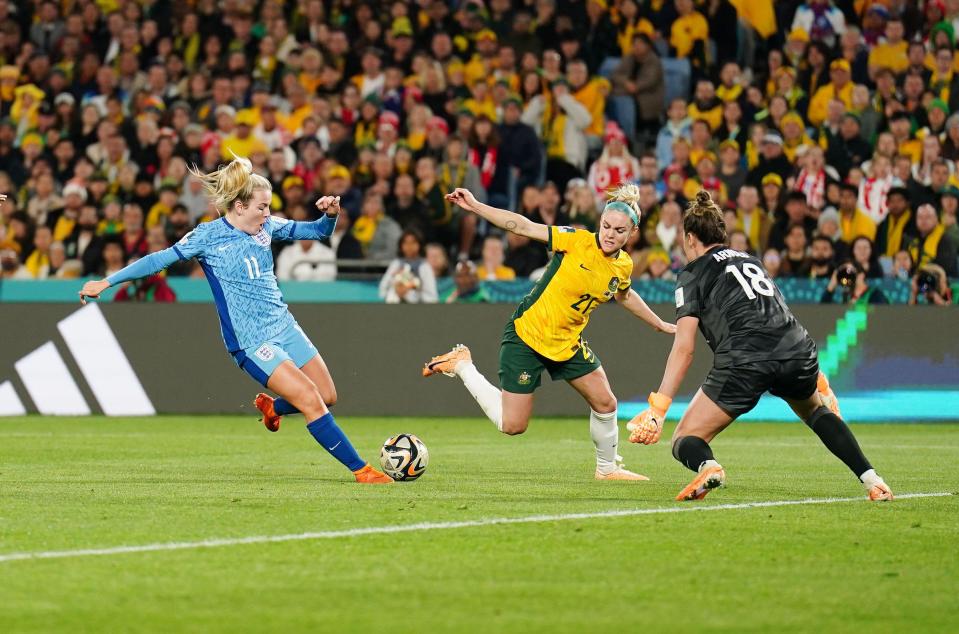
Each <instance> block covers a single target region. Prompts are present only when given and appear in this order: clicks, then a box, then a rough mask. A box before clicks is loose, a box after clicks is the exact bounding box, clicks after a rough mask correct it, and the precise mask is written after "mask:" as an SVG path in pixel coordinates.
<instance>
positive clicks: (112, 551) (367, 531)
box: [0, 492, 952, 563]
mask: <svg viewBox="0 0 959 634" xmlns="http://www.w3.org/2000/svg"><path fill="white" fill-rule="evenodd" d="M951 495H952V493H945V492H941V493H905V494H903V495H898V496H896V499H897V500H908V499H912V498H938V497H947V496H951ZM865 500H866V498H864V497H854V498H806V499H804V500H777V501H773V502H742V503H739V504H716V505H713V506H698V505H689V506H687V505H679V504H677V505H676V506H665V507H660V508H651V509H626V510H622V511H598V512H594V513H566V514H562V515H528V516H525V517H491V518H487V519H480V520H467V521H463V522H422V523H419V524H404V525H398V526H368V527H366V528H349V529H346V530H339V531H320V532H315V533H296V534H292V535H257V536H252V537H232V538H226V539H204V540H201V541H195V542H166V543H160V544H143V545H141V546H113V547H111V548H85V549H82V550H47V551H40V552H33V553H8V554H6V555H0V563H4V562H8V561H20V560H23V559H66V558H68V557H92V556H96V555H125V554H128V553H151V552H159V551H164V550H189V549H193V548H220V547H222V546H241V545H244V544H272V543H276V542H294V541H305V540H313V539H337V538H340V537H359V536H361V535H385V534H390V533H412V532H416V531H434V530H451V529H456V528H474V527H481V526H497V525H501V524H535V523H540V522H565V521H569V520H589V519H597V518H605V517H632V516H634V515H657V514H660V513H694V512H704V511H733V510H737V509H754V508H769V507H774V506H801V505H806V504H839V503H841V502H863V501H865ZM893 503H894V502H893Z"/></svg>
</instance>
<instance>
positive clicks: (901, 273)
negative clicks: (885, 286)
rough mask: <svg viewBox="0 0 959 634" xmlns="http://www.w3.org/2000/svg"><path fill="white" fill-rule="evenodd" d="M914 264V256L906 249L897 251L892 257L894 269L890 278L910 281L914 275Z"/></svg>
mask: <svg viewBox="0 0 959 634" xmlns="http://www.w3.org/2000/svg"><path fill="white" fill-rule="evenodd" d="M912 269H913V262H912V256H911V255H909V252H908V251H906V250H905V249H900V250H899V251H896V254H895V255H893V256H892V267H891V268H890V271H889V275H890V277H892V278H894V279H897V280H903V281H905V280H908V279H909V277H910V276H911V275H912Z"/></svg>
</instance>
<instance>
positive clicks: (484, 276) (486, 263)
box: [476, 236, 516, 281]
mask: <svg viewBox="0 0 959 634" xmlns="http://www.w3.org/2000/svg"><path fill="white" fill-rule="evenodd" d="M504 260H505V257H504V251H503V238H501V237H499V236H489V237H487V238H486V239H485V240H484V241H483V256H482V261H481V262H480V265H479V267H478V268H477V270H476V275H477V276H478V277H479V279H481V280H490V281H495V280H513V279H516V271H514V270H513V269H511V268H510V267H508V266H506V265H505V264H503V262H504Z"/></svg>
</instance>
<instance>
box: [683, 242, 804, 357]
mask: <svg viewBox="0 0 959 634" xmlns="http://www.w3.org/2000/svg"><path fill="white" fill-rule="evenodd" d="M682 317H697V318H698V319H699V330H700V331H701V332H702V333H703V336H704V337H706V341H707V343H709V347H710V348H712V350H713V354H714V355H715V359H714V361H713V364H714V366H715V367H717V368H722V367H729V366H735V365H739V364H743V363H752V362H755V361H776V360H787V359H804V358H809V357H813V358H815V356H816V343H815V342H814V341H813V340H812V338H811V337H810V336H809V333H807V332H806V329H805V328H803V327H802V325H801V324H800V323H799V322H798V321H797V320H796V318H795V317H794V316H793V314H792V312H791V311H790V310H789V307H788V306H786V302H785V300H784V299H783V296H782V293H780V292H779V289H778V288H776V285H775V284H774V283H773V282H772V280H770V279H769V277H768V276H767V275H766V270H765V269H764V268H763V265H762V263H761V262H760V261H759V260H758V259H756V258H754V257H752V256H751V255H748V254H746V253H742V252H740V251H734V250H732V249H729V248H726V247H724V246H717V247H714V248H712V249H710V250H709V251H707V252H706V253H705V254H703V256H702V257H700V258H698V259H696V260H694V261H693V262H690V263H689V264H688V265H686V268H684V269H683V270H682V271H681V272H680V274H679V280H678V281H677V282H676V319H677V320H679V319H681V318H682Z"/></svg>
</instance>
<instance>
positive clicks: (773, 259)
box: [763, 249, 782, 279]
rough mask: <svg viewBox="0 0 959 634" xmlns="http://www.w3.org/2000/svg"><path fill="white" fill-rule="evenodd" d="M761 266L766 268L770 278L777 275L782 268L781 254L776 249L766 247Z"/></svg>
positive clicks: (774, 277)
mask: <svg viewBox="0 0 959 634" xmlns="http://www.w3.org/2000/svg"><path fill="white" fill-rule="evenodd" d="M763 267H764V268H765V269H766V273H767V275H769V277H770V279H776V278H777V277H779V271H780V269H781V268H782V256H780V255H779V251H777V250H776V249H767V250H766V252H765V253H763Z"/></svg>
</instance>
